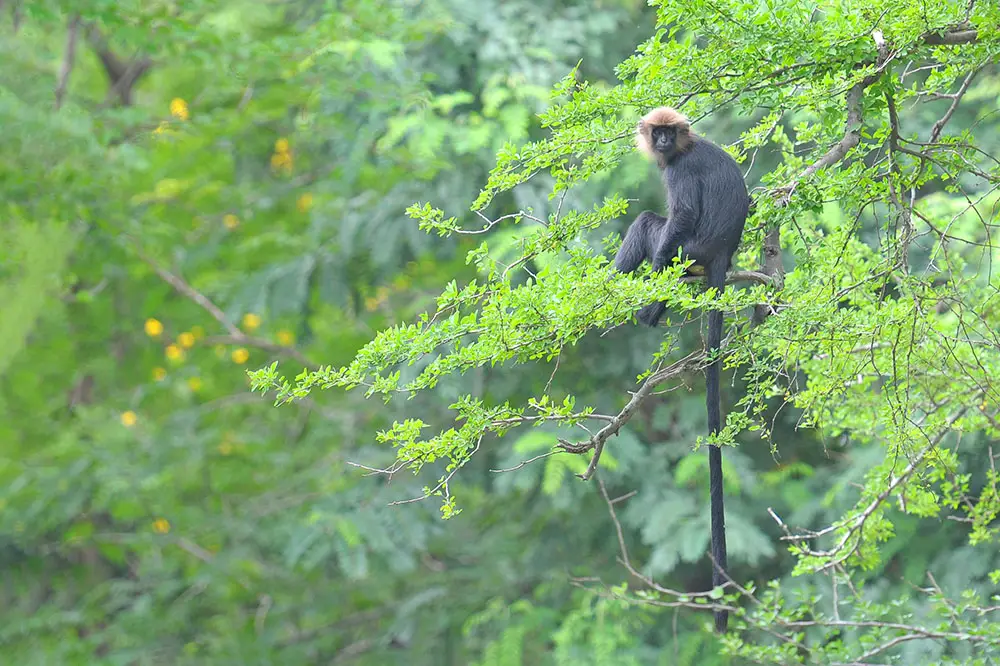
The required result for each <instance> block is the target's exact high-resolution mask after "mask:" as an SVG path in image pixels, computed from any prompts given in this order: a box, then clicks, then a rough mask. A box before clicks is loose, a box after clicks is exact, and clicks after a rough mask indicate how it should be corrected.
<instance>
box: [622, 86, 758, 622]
mask: <svg viewBox="0 0 1000 666" xmlns="http://www.w3.org/2000/svg"><path fill="white" fill-rule="evenodd" d="M636 143H637V145H638V148H639V149H640V150H641V151H642V152H644V153H646V154H647V155H648V156H650V157H652V158H653V159H654V160H656V166H657V167H659V169H660V172H661V175H662V177H663V183H664V186H665V187H666V189H667V216H666V217H662V216H660V215H657V214H656V213H653V212H651V211H644V212H643V213H641V214H640V215H639V217H638V218H636V220H635V222H633V223H632V225H631V226H630V227H629V229H628V232H626V234H625V239H624V240H623V241H622V246H621V248H620V249H619V250H618V254H617V255H616V256H615V267H616V268H617V269H618V270H619V271H621V272H623V273H631V272H633V271H635V270H636V269H637V268H638V267H639V265H640V264H642V262H643V261H644V260H649V261H650V262H651V263H652V264H653V270H654V271H660V270H662V269H663V268H664V267H666V266H667V265H668V264H670V263H671V262H672V261H673V259H674V258H675V257H677V256H678V250H680V251H682V252H683V258H684V259H693V260H694V263H695V264H696V265H698V266H701V267H703V268H704V271H705V282H706V284H707V286H708V287H709V288H712V287H714V288H715V289H716V291H717V292H718V294H719V295H721V294H722V291H723V289H724V288H725V284H726V271H728V270H729V268H730V265H731V263H732V257H733V254H734V253H735V252H736V249H737V247H738V246H739V244H740V239H741V237H742V236H743V227H744V225H745V224H746V218H747V213H748V212H749V209H750V195H749V193H748V192H747V187H746V183H745V182H744V180H743V174H741V173H740V169H739V167H738V166H737V164H736V161H735V160H734V159H733V158H732V157H730V156H729V154H728V153H726V152H725V151H724V150H722V149H721V148H719V147H718V146H716V145H715V144H714V143H712V142H711V141H709V140H708V139H705V138H703V137H701V136H698V135H696V134H694V132H692V131H691V125H690V123H689V122H688V119H687V118H685V117H684V116H683V115H682V114H680V113H678V112H677V111H675V110H674V109H671V108H669V107H665V106H664V107H659V108H657V109H653V110H652V111H650V112H649V113H648V114H647V115H646V116H645V117H644V118H643V119H642V120H640V121H639V126H638V128H637V132H636ZM691 272H693V271H691ZM665 310H666V305H665V304H664V303H663V302H656V303H651V304H650V305H647V306H645V307H644V308H642V309H641V310H639V312H638V314H637V315H636V316H637V318H638V319H639V321H640V322H642V323H643V324H646V325H648V326H656V325H657V324H658V323H659V321H660V318H661V317H662V316H663V313H664V311H665ZM721 342H722V313H721V312H720V311H719V310H710V311H709V312H708V349H709V354H710V355H712V357H713V360H712V362H711V364H710V365H709V366H708V367H707V368H706V370H705V388H706V391H705V396H706V403H707V407H708V430H709V433H710V434H713V435H714V434H715V433H717V432H718V431H719V430H720V429H721V428H722V408H721V404H720V397H719V360H718V353H719V346H720V344H721ZM708 475H709V495H710V496H711V514H712V558H713V559H714V560H715V566H714V567H713V569H712V585H716V586H717V585H722V584H723V583H725V580H726V579H725V576H724V575H723V572H725V570H726V567H727V562H726V524H725V513H724V509H723V499H722V450H721V448H720V447H719V446H716V445H710V446H709V447H708ZM728 622H729V614H728V613H727V612H726V611H716V613H715V628H716V630H717V631H719V632H720V633H722V632H725V631H726V627H727V625H728Z"/></svg>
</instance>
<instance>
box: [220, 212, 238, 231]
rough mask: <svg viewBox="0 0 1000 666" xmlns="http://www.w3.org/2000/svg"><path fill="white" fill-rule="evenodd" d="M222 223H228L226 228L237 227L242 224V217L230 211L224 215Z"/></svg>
mask: <svg viewBox="0 0 1000 666" xmlns="http://www.w3.org/2000/svg"><path fill="white" fill-rule="evenodd" d="M222 223H223V224H224V225H226V229H230V230H231V229H235V228H236V227H238V226H240V218H238V217H236V216H235V215H233V214H232V213H229V214H227V215H224V216H223V217H222Z"/></svg>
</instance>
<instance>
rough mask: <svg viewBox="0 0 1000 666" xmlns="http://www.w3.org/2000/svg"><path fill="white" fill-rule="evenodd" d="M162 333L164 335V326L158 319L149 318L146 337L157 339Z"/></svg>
mask: <svg viewBox="0 0 1000 666" xmlns="http://www.w3.org/2000/svg"><path fill="white" fill-rule="evenodd" d="M161 333H163V324H161V323H160V321H159V320H158V319H153V318H149V319H147V320H146V335H148V336H149V337H151V338H156V337H159V336H160V334H161Z"/></svg>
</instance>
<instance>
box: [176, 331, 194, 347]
mask: <svg viewBox="0 0 1000 666" xmlns="http://www.w3.org/2000/svg"><path fill="white" fill-rule="evenodd" d="M177 342H179V343H181V347H184V349H191V347H194V333H187V332H184V333H181V334H180V335H178V336H177Z"/></svg>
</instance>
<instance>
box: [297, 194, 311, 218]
mask: <svg viewBox="0 0 1000 666" xmlns="http://www.w3.org/2000/svg"><path fill="white" fill-rule="evenodd" d="M312 205H313V195H311V194H309V193H308V192H306V193H305V194H303V195H302V196H301V197H299V200H298V201H296V202H295V207H296V208H298V209H299V212H300V213H306V212H308V211H309V209H310V208H312Z"/></svg>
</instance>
